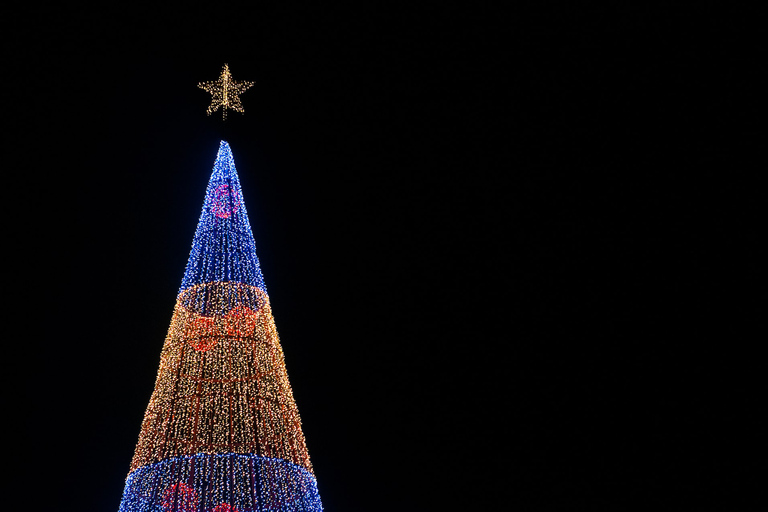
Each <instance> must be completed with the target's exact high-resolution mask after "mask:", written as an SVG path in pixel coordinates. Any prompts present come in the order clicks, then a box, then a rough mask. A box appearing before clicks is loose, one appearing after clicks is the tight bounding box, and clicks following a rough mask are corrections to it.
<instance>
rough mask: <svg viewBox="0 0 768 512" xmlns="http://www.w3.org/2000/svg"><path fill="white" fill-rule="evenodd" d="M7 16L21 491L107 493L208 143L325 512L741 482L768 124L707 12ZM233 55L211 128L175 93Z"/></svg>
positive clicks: (454, 506) (59, 9) (531, 504)
mask: <svg viewBox="0 0 768 512" xmlns="http://www.w3.org/2000/svg"><path fill="white" fill-rule="evenodd" d="M360 4H366V5H360ZM11 12H12V14H13V16H7V17H6V24H10V27H9V29H8V30H6V31H5V34H4V36H3V37H4V39H5V40H6V41H5V42H4V44H3V48H4V49H3V51H4V53H5V55H6V59H5V66H4V67H5V70H6V75H5V78H4V82H5V86H10V91H9V92H8V93H6V95H5V105H4V106H5V110H6V115H5V124H6V129H5V130H4V139H5V141H4V142H5V144H4V145H5V146H6V150H5V151H4V161H5V165H4V173H3V174H4V176H5V180H4V182H5V187H6V188H5V193H6V197H8V196H10V197H12V198H13V200H12V201H11V202H10V203H8V202H7V203H6V208H5V211H6V214H7V217H6V218H7V219H8V218H10V219H13V220H12V221H11V222H9V223H8V224H6V230H5V235H6V243H7V245H6V246H5V247H6V251H10V252H11V256H12V258H11V260H10V261H11V262H12V263H11V262H9V263H7V264H6V272H5V274H6V276H7V277H8V278H10V279H7V280H6V282H7V283H11V286H10V288H6V291H7V293H8V292H9V291H10V290H13V291H12V293H13V294H14V297H13V298H12V303H13V307H14V309H12V310H11V311H10V314H11V315H12V320H11V321H9V320H6V322H7V325H18V323H21V324H22V325H21V326H20V327H19V330H18V331H17V334H14V335H11V332H14V331H15V330H16V328H13V329H10V330H7V331H6V337H5V339H4V341H5V345H6V347H11V349H12V351H13V352H12V354H11V357H10V358H8V359H5V366H6V367H7V370H6V372H5V374H4V379H5V380H6V382H7V385H6V393H5V396H6V397H7V400H6V407H5V411H6V415H5V416H4V419H5V422H6V423H9V424H11V426H12V428H15V429H18V431H19V432H20V436H21V437H20V439H21V441H20V442H16V440H15V439H17V438H18V436H16V438H14V440H13V441H10V447H9V448H10V450H11V453H12V456H13V457H18V459H17V460H19V461H20V463H19V467H20V468H21V469H20V470H19V471H17V472H16V473H15V474H14V477H15V478H18V482H17V483H14V484H13V486H14V488H16V489H17V490H19V492H18V496H17V497H18V498H19V499H20V500H21V502H20V503H22V502H26V503H30V502H32V503H35V506H30V507H28V508H23V509H24V510H27V509H29V510H43V509H46V510H49V509H50V510H56V511H60V512H69V511H72V512H74V511H78V512H82V511H107V510H113V511H114V510H117V507H118V505H119V502H120V498H121V495H122V490H123V484H124V479H125V476H126V474H127V471H128V468H129V464H130V461H131V457H132V455H133V450H134V447H135V444H136V441H137V439H138V434H139V429H140V426H141V420H142V417H143V414H144V410H145V408H146V405H147V402H148V400H149V397H150V394H151V392H152V389H153V385H154V379H155V375H156V371H157V367H158V363H159V355H160V350H161V347H162V344H163V341H164V337H165V334H166V330H167V328H168V325H169V323H170V319H171V313H172V310H173V306H174V303H175V297H176V293H177V291H178V287H179V285H180V283H181V278H182V276H183V272H184V267H185V264H186V261H187V257H188V254H189V248H190V245H191V242H192V237H193V234H194V230H195V227H196V224H197V220H198V216H199V214H200V208H201V206H202V203H203V197H204V192H205V187H206V184H207V180H208V178H209V176H210V172H211V169H212V166H213V162H214V159H215V156H216V152H217V149H218V145H219V141H220V140H222V139H223V140H226V141H228V142H229V143H230V145H231V147H232V151H233V155H234V158H235V163H236V166H237V170H238V173H239V176H240V180H241V184H242V187H243V194H244V199H245V203H246V206H247V209H248V214H249V217H250V222H251V226H252V228H253V231H254V236H255V239H256V247H257V253H258V256H259V259H260V262H261V265H262V271H263V274H264V279H265V282H266V285H267V288H268V290H269V295H270V299H271V302H272V308H273V312H274V315H275V321H276V324H277V329H278V332H279V333H280V338H281V343H282V346H283V349H284V351H285V355H286V366H287V369H288V375H289V378H290V381H291V384H292V387H293V391H294V394H295V398H296V401H297V405H298V408H299V411H300V414H301V417H302V421H303V429H304V433H305V435H306V438H307V445H308V449H309V454H310V457H311V459H312V462H313V464H314V468H315V472H316V476H317V479H318V486H319V491H320V495H321V497H322V499H323V503H324V506H325V508H326V510H328V511H329V512H346V511H349V512H378V511H394V510H397V511H403V512H405V511H454V510H456V511H459V510H472V511H483V510H494V511H495V510H498V511H502V510H504V511H506V510H523V511H539V510H542V511H548V510H592V511H597V510H612V511H619V510H635V509H638V508H645V509H647V508H648V507H653V508H654V509H656V510H664V509H667V507H669V508H672V507H683V508H682V509H686V508H687V507H688V506H690V505H691V503H692V501H691V500H692V495H694V494H695V495H696V499H697V500H699V499H701V500H705V501H709V502H710V503H715V502H717V503H720V502H718V501H716V500H717V499H719V498H718V497H716V493H717V489H721V488H722V482H723V481H724V480H725V479H730V478H733V477H734V475H735V476H736V478H737V479H738V480H739V481H740V482H741V483H742V485H744V486H750V485H753V483H752V482H754V478H755V477H754V476H752V477H750V476H749V475H750V474H751V473H750V472H749V468H750V466H749V465H744V464H739V465H735V464H725V463H723V460H724V459H725V458H727V456H728V455H729V454H730V453H733V452H740V451H742V450H743V447H740V446H738V443H739V442H740V441H739V440H743V439H747V438H749V434H750V432H752V430H751V429H753V428H754V427H753V426H752V425H753V423H752V422H753V421H754V415H755V414H756V413H755V412H752V411H754V410H755V408H754V407H753V405H750V404H752V402H751V395H750V393H752V391H750V390H751V389H753V379H754V378H755V375H756V374H755V372H754V370H755V367H756V364H757V363H756V362H755V359H754V358H753V357H751V356H750V355H749V351H750V350H751V349H750V347H749V339H748V338H745V337H744V336H742V335H741V334H740V333H739V329H741V328H742V326H743V325H744V322H743V321H742V319H743V318H748V317H750V316H751V315H752V314H753V313H754V314H757V307H756V306H755V305H754V303H750V302H749V301H746V300H745V301H743V302H744V307H739V308H733V309H738V310H739V311H738V313H734V312H733V311H731V308H732V307H733V305H734V304H735V303H736V302H740V301H741V299H743V298H744V297H745V295H739V294H734V293H731V291H730V290H732V289H733V288H736V287H739V286H743V283H744V282H746V280H748V279H749V276H750V275H751V274H752V273H753V272H756V271H757V265H756V263H755V262H754V259H753V258H754V256H755V255H756V252H755V249H754V248H753V244H754V243H756V241H757V235H756V233H757V231H753V230H752V227H750V225H749V222H754V218H755V213H756V210H757V204H758V202H757V199H756V196H757V194H755V188H753V187H752V186H751V185H749V179H750V177H749V174H750V172H751V171H752V170H753V169H754V168H755V161H754V160H751V159H750V158H751V157H750V156H749V155H751V154H752V153H753V152H754V150H755V149H756V148H757V147H758V140H759V141H761V142H762V141H764V139H765V138H764V128H763V127H760V128H759V129H758V128H757V127H758V126H759V124H758V122H757V120H756V117H755V118H752V117H750V116H751V114H750V112H749V111H744V110H740V105H739V104H740V102H741V101H742V100H743V99H744V98H748V97H750V96H751V95H756V91H757V88H756V86H755V85H754V83H755V82H754V73H755V71H751V70H750V68H749V67H748V66H747V64H748V62H747V61H748V58H747V57H746V54H738V55H740V57H737V56H734V55H732V54H731V53H730V52H729V51H728V50H727V49H726V47H725V44H724V43H723V37H722V34H721V30H723V28H724V25H727V22H725V21H723V19H725V18H720V17H719V16H718V13H717V12H715V11H714V10H713V9H709V10H708V8H707V7H701V12H699V13H697V14H698V15H704V16H705V17H706V18H707V20H708V21H707V22H706V23H700V22H699V21H697V18H695V17H691V16H689V15H680V14H676V13H675V14H673V13H671V12H663V13H651V12H646V11H644V10H642V9H632V8H630V7H628V6H623V7H616V6H614V7H611V8H609V9H608V10H604V9H603V8H600V9H598V8H597V7H584V6H582V7H576V6H572V7H555V6H554V5H552V6H549V7H544V6H541V7H539V10H535V9H533V8H523V7H514V8H512V9H511V10H509V11H506V12H495V11H492V10H490V9H484V8H482V7H480V6H477V7H473V8H471V9H466V10H465V9H458V8H455V7H452V6H451V5H450V4H446V3H433V4H430V5H429V6H427V4H423V6H422V7H418V8H417V7H415V6H414V5H411V6H406V7H396V4H395V3H392V4H389V3H377V4H376V5H373V4H368V3H365V2H358V3H350V4H348V5H345V4H341V3H340V4H336V5H327V4H326V3H324V2H315V3H309V4H308V5H300V4H294V3H291V2H281V3H279V4H277V6H271V7H264V6H262V7H258V6H257V7H255V8H254V7H253V6H251V9H250V10H247V9H241V8H238V7H232V8H231V9H230V10H228V11H224V12H223V13H222V12H220V10H219V8H217V7H214V6H213V4H208V3H205V4H203V3H202V2H199V3H190V5H189V6H187V7H185V8H184V9H171V8H169V7H163V6H158V5H152V6H151V7H150V6H149V4H147V5H146V6H145V7H141V8H140V7H127V6H126V8H125V10H117V9H115V8H114V7H109V8H107V7H94V6H92V5H90V4H86V3H78V2H74V3H66V4H60V5H58V6H55V7H44V6H39V5H38V6H32V7H24V8H22V7H20V6H17V7H15V8H12V11H11ZM688 14H690V13H688ZM9 36H10V37H9ZM744 44H745V45H749V43H748V42H745V43H744ZM224 63H228V64H229V66H230V69H231V72H232V74H233V76H234V78H235V79H236V80H251V81H254V82H255V85H254V86H253V87H252V88H250V89H249V90H248V91H247V92H246V93H244V94H243V95H242V97H241V99H242V102H243V106H244V108H245V114H242V115H241V114H238V113H235V112H230V114H229V116H228V119H227V121H226V122H222V120H221V115H220V113H219V115H213V116H210V117H208V116H206V114H205V110H206V108H207V107H208V105H209V103H210V95H209V94H208V93H206V92H205V91H202V90H200V89H198V88H197V87H196V84H197V82H200V81H208V80H215V79H217V78H218V75H219V73H220V70H221V67H222V65H223V64H224ZM734 111H739V113H740V115H743V116H746V117H747V118H748V119H744V118H742V119H741V121H739V122H738V123H735V122H734V117H733V116H732V113H733V112H734ZM8 112H10V115H8ZM734 123H735V124H734ZM726 134H727V135H728V137H725V136H724V135H726ZM8 205H10V206H8ZM11 265H12V266H13V268H8V267H9V266H11ZM750 304H752V305H750ZM5 309H6V314H8V312H9V311H8V309H7V308H5ZM16 351H18V353H16ZM735 425H738V428H737V429H735V430H738V432H739V433H740V434H739V435H734V433H733V431H732V427H735ZM6 439H8V437H7V436H6ZM744 499H745V498H744V494H743V493H741V492H734V493H732V494H731V495H730V497H729V498H728V499H727V500H726V501H724V502H723V503H726V504H728V507H726V508H722V510H737V509H739V507H738V506H737V505H740V504H742V502H741V501H739V500H744ZM41 500H42V501H41ZM43 503H45V506H43ZM37 504H40V506H37ZM49 505H50V506H49ZM0 508H2V509H6V507H5V505H2V506H0ZM8 510H10V508H8Z"/></svg>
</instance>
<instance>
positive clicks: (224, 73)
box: [197, 64, 253, 120]
mask: <svg viewBox="0 0 768 512" xmlns="http://www.w3.org/2000/svg"><path fill="white" fill-rule="evenodd" d="M252 85H253V82H246V81H238V80H234V79H233V78H232V73H231V72H230V71H229V65H228V64H224V67H223V68H222V69H221V75H220V76H219V79H218V80H214V81H211V82H199V83H198V84H197V86H198V87H199V88H200V89H203V90H204V91H206V92H209V93H210V94H211V104H210V106H209V107H208V110H207V111H206V112H207V114H208V115H211V114H212V113H213V112H216V111H217V110H218V109H219V107H221V112H222V115H223V118H224V119H225V120H226V119H227V109H229V108H231V109H232V110H234V111H236V112H241V113H242V112H244V111H245V110H244V109H243V104H242V103H241V102H240V96H239V95H240V94H242V93H244V92H245V91H246V90H247V89H248V88H249V87H251V86H252Z"/></svg>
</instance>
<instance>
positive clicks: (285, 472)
mask: <svg viewBox="0 0 768 512" xmlns="http://www.w3.org/2000/svg"><path fill="white" fill-rule="evenodd" d="M203 510H204V511H215V512H219V511H221V512H234V511H235V510H236V511H238V512H273V511H280V512H321V511H322V510H323V507H322V504H321V502H320V495H319V494H318V492H317V481H316V480H315V477H314V475H312V473H310V472H309V471H307V470H306V469H305V468H303V467H301V466H297V465H295V464H291V463H290V462H287V461H285V460H282V459H273V458H268V457H259V456H256V455H252V454H236V453H224V454H203V453H198V454H195V455H185V456H181V457H173V458H169V459H165V460H163V461H160V462H157V463H155V464H149V465H147V466H142V467H140V468H138V469H136V470H135V471H133V472H132V473H131V474H130V475H128V478H127V480H126V485H125V492H124V493H123V500H122V502H121V503H120V509H119V512H170V511H173V512H193V511H194V512H197V511H203Z"/></svg>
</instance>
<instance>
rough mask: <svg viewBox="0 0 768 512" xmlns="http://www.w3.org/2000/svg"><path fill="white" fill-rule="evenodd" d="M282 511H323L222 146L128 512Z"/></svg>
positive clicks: (133, 473) (138, 455)
mask: <svg viewBox="0 0 768 512" xmlns="http://www.w3.org/2000/svg"><path fill="white" fill-rule="evenodd" d="M277 510H279V511H291V512H320V511H322V504H321V501H320V496H319V494H318V492H317V482H316V480H315V476H314V473H313V469H312V465H311V463H310V460H309V455H308V453H307V447H306V443H305V440H304V434H303V432H302V429H301V420H300V418H299V413H298V409H297V408H296V402H295V400H294V397H293V393H292V390H291V386H290V383H289V381H288V375H287V372H286V369H285V360H284V355H283V351H282V348H281V345H280V341H279V338H278V335H277V329H276V327H275V321H274V318H273V316H272V310H271V307H270V303H269V296H268V295H267V290H266V287H265V286H264V281H263V278H262V275H261V269H260V267H259V262H258V258H257V257H256V251H255V243H254V239H253V234H252V231H251V228H250V224H249V222H248V215H247V213H246V210H245V204H244V203H243V200H242V193H241V189H240V183H239V180H238V177H237V172H236V170H235V166H234V160H233V158H232V153H231V150H230V148H229V145H228V144H227V143H226V142H223V141H222V143H221V145H220V148H219V153H218V155H217V157H216V163H215V164H214V168H213V173H212V174H211V178H210V181H209V183H208V189H207V192H206V196H205V202H204V204H203V211H202V213H201V215H200V220H199V222H198V226H197V230H196V232H195V237H194V241H193V243H192V249H191V251H190V257H189V261H188V263H187V268H186V271H185V273H184V278H183V280H182V285H181V288H180V290H179V294H178V296H177V299H176V306H175V308H174V311H173V317H172V319H171V325H170V327H169V329H168V334H167V336H166V339H165V343H164V345H163V350H162V353H161V357H160V368H159V370H158V374H157V380H156V382H155V389H154V392H153V393H152V397H151V398H150V402H149V405H148V407H147V410H146V413H145V415H144V421H143V423H142V427H141V434H140V435H139V441H138V444H137V446H136V451H135V453H134V457H133V461H132V463H131V468H130V472H129V474H128V477H127V479H126V485H125V491H124V493H123V500H122V502H121V504H120V511H119V512H140V511H141V512H145V511H147V512H149V511H152V512H204V511H205V512H267V511H277Z"/></svg>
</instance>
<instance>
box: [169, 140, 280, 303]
mask: <svg viewBox="0 0 768 512" xmlns="http://www.w3.org/2000/svg"><path fill="white" fill-rule="evenodd" d="M214 281H218V282H238V283H244V284H248V285H251V286H256V287H258V288H261V289H262V290H264V292H265V293H266V291H267V289H266V287H265V286H264V278H263V276H262V274H261V267H260V266H259V259H258V258H257V257H256V243H255V242H254V239H253V232H252V231H251V225H250V223H249V222H248V213H247V212H246V210H245V203H244V202H243V194H242V190H241V189H240V179H239V178H238V176H237V170H236V169H235V160H234V158H233V157H232V150H231V149H230V148H229V144H227V143H226V142H225V141H221V144H220V145H219V152H218V154H217V155H216V162H215V163H214V165H213V173H212V174H211V178H210V180H209V182H208V189H207V190H206V193H205V201H204V202H203V211H202V213H201V214H200V220H199V222H198V224H197V231H196V232H195V238H194V240H193V241H192V250H191V251H190V253H189V261H188V262H187V269H186V271H185V272H184V279H183V280H182V282H181V288H180V289H179V293H181V292H182V291H184V290H185V289H187V288H189V287H191V286H195V285H197V284H203V283H211V282H214Z"/></svg>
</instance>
